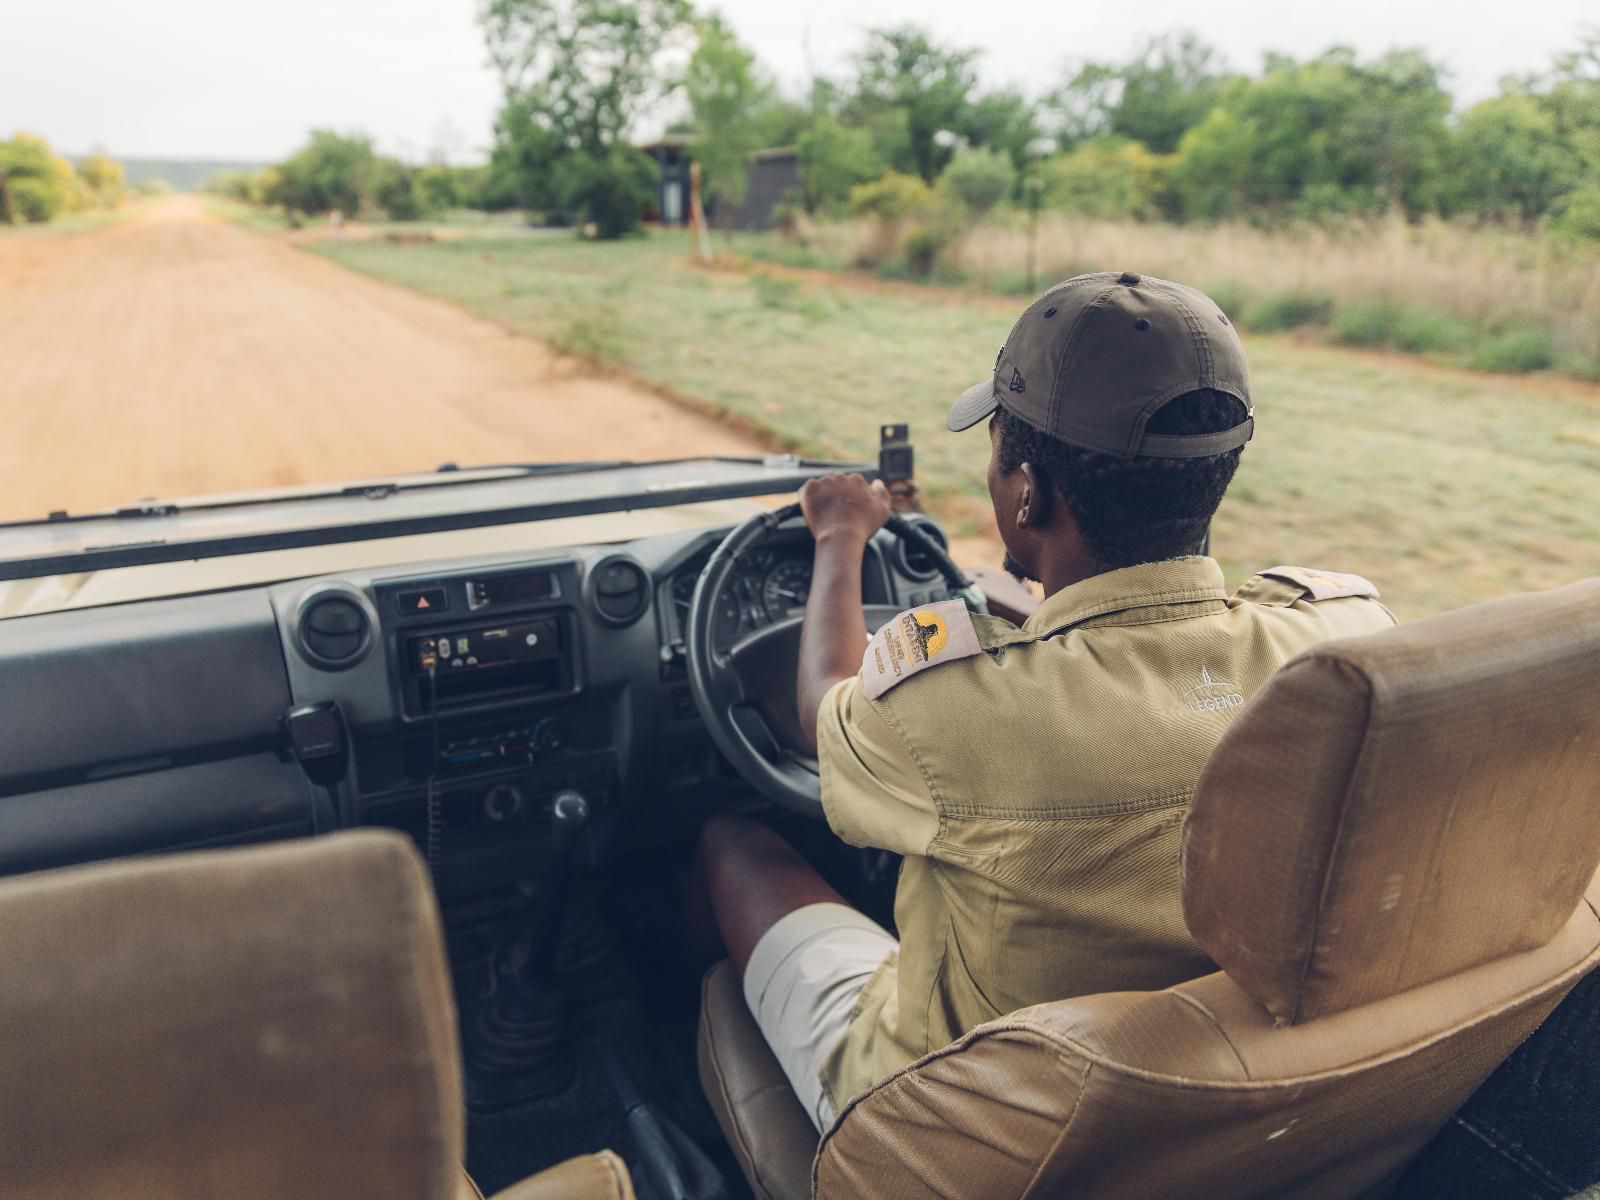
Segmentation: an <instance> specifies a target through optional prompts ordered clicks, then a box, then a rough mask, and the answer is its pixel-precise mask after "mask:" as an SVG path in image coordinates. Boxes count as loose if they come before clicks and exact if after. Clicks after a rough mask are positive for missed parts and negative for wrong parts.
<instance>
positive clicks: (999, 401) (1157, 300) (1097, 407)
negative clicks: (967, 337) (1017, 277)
mask: <svg viewBox="0 0 1600 1200" xmlns="http://www.w3.org/2000/svg"><path fill="white" fill-rule="evenodd" d="M1201 388H1212V389H1214V390H1216V391H1219V392H1226V393H1227V394H1228V395H1230V396H1237V397H1238V398H1239V400H1240V401H1241V402H1242V403H1243V404H1244V407H1245V411H1246V414H1247V415H1246V416H1245V418H1244V420H1242V421H1240V422H1239V424H1237V425H1235V426H1234V427H1233V428H1232V429H1227V430H1223V431H1222V432H1220V433H1198V434H1160V433H1146V432H1145V431H1144V427H1145V422H1146V421H1148V420H1149V419H1150V414H1151V413H1153V412H1155V411H1156V409H1158V408H1160V407H1161V406H1162V405H1163V404H1165V403H1166V402H1167V401H1169V400H1173V399H1176V398H1177V397H1179V396H1181V395H1183V394H1184V393H1186V392H1193V391H1198V390H1199V389H1201ZM997 408H1004V409H1005V410H1006V411H1007V412H1009V413H1012V414H1014V415H1015V416H1018V417H1020V418H1021V419H1022V420H1024V421H1026V422H1027V423H1028V424H1029V425H1032V426H1033V427H1034V428H1035V429H1038V430H1040V431H1041V432H1043V433H1047V434H1049V435H1050V436H1051V437H1054V438H1059V439H1060V440H1061V441H1063V442H1069V443H1071V444H1072V445H1074V446H1081V447H1083V448H1084V449H1086V450H1095V451H1098V452H1099V453H1101V454H1114V455H1117V456H1118V457H1121V458H1133V457H1143V458H1205V457H1208V456H1210V455H1213V454H1224V453H1226V452H1227V451H1229V450H1234V449H1237V448H1238V447H1240V446H1242V445H1244V444H1245V443H1246V442H1248V441H1249V440H1250V436H1251V434H1252V433H1254V432H1255V415H1254V413H1255V410H1254V408H1253V407H1252V406H1251V403H1250V368H1249V366H1248V365H1247V364H1246V362H1245V357H1244V346H1243V345H1242V344H1241V343H1240V341H1239V334H1238V332H1237V331H1236V330H1235V329H1234V327H1233V322H1231V321H1229V320H1228V318H1227V316H1225V315H1224V314H1223V312H1222V310H1221V309H1220V308H1218V307H1217V305H1216V302H1215V301H1213V300H1212V299H1211V298H1210V297H1209V296H1207V295H1206V294H1205V293H1204V292H1200V291H1197V290H1196V289H1194V288H1192V287H1185V286H1184V285H1183V284H1181V283H1173V282H1171V281H1170V280H1166V279H1154V278H1151V277H1150V276H1147V275H1135V274H1133V273H1132V272H1131V271H1124V272H1123V273H1122V274H1121V275H1114V274H1112V273H1111V272H1109V271H1102V272H1099V273H1097V274H1093V275H1078V276H1075V277H1074V278H1072V279H1068V280H1066V281H1065V282H1063V283H1058V284H1056V286H1055V287H1053V288H1051V289H1050V290H1049V291H1048V292H1046V293H1045V294H1044V295H1042V296H1040V297H1039V298H1038V299H1037V300H1035V301H1034V302H1033V303H1032V304H1030V305H1029V306H1028V309H1027V311H1026V312H1024V313H1023V314H1022V316H1021V317H1020V318H1019V319H1018V320H1017V323H1016V324H1015V325H1014V326H1012V328H1011V336H1010V337H1008V338H1007V339H1006V344H1005V345H1004V346H1002V347H1000V356H999V357H998V358H996V359H995V363H994V375H993V377H992V378H989V379H985V380H984V381H983V382H982V383H980V384H978V385H976V386H975V387H970V388H968V389H967V390H966V391H965V392H963V393H962V394H961V398H960V399H958V400H957V401H956V402H955V403H954V404H953V405H951V406H950V417H949V420H948V422H947V424H948V425H949V426H950V428H951V429H952V430H962V429H970V428H971V427H972V426H974V425H976V424H977V423H978V422H979V421H982V420H983V419H984V418H985V417H987V416H989V415H990V414H991V413H992V412H994V410H995V409H997Z"/></svg>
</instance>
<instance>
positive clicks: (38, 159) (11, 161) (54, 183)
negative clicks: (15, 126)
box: [0, 133, 89, 223]
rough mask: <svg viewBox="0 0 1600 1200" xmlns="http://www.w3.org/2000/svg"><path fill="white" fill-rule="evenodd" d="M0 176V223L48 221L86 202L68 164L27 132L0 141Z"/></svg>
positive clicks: (85, 191) (85, 192)
mask: <svg viewBox="0 0 1600 1200" xmlns="http://www.w3.org/2000/svg"><path fill="white" fill-rule="evenodd" d="M0 177H3V178H4V181H5V185H4V187H0V223H20V222H23V221H48V220H50V219H51V218H52V217H55V216H58V215H60V214H61V213H64V212H71V211H72V210H73V209H75V208H81V207H82V206H83V204H84V203H85V202H86V201H87V200H88V199H89V190H88V188H86V187H85V186H84V184H83V181H82V180H81V179H79V178H78V174H77V172H76V171H74V170H73V169H72V164H71V163H69V162H68V161H67V160H66V159H64V158H62V157H61V156H60V155H58V154H56V153H55V151H53V150H51V149H50V143H48V142H46V141H45V140H44V139H43V138H42V137H38V136H36V135H34V134H31V133H19V134H17V136H16V137H14V138H12V139H11V140H10V141H9V142H0Z"/></svg>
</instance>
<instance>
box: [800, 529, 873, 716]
mask: <svg viewBox="0 0 1600 1200" xmlns="http://www.w3.org/2000/svg"><path fill="white" fill-rule="evenodd" d="M866 548H867V547H866V543H865V542H864V541H862V540H860V539H859V538H856V537H853V536H850V535H848V534H839V535H835V534H824V535H823V536H822V537H820V538H818V539H817V556H816V561H815V563H814V565H813V566H812V571H811V595H810V596H809V597H808V598H807V600H806V616H805V622H804V624H803V625H802V626H801V629H800V664H799V670H798V672H797V679H796V702H797V703H798V705H799V708H800V728H801V729H802V730H803V731H804V732H805V735H806V740H807V741H808V742H809V743H810V744H811V746H813V747H815V746H816V744H817V709H818V708H819V707H820V706H821V704H822V698H823V697H824V696H826V695H827V694H828V689H829V688H831V687H832V686H833V685H834V684H836V683H838V682H839V681H840V680H841V679H848V678H850V677H851V676H852V675H854V674H855V673H856V672H857V671H859V670H860V669H861V655H862V652H863V651H864V650H865V649H866V645H867V622H866V617H865V616H864V615H863V614H862V610H861V557H862V555H863V554H864V553H865V552H866Z"/></svg>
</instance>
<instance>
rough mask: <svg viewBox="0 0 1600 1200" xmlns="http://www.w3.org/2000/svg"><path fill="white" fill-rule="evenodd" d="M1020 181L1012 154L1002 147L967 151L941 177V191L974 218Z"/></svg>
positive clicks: (958, 156) (946, 168)
mask: <svg viewBox="0 0 1600 1200" xmlns="http://www.w3.org/2000/svg"><path fill="white" fill-rule="evenodd" d="M1016 183H1017V168H1016V167H1015V166H1014V165H1012V162H1011V156H1010V155H1008V154H1003V153H1001V152H1000V151H998V150H989V149H977V150H963V151H961V152H960V153H958V154H957V155H956V156H955V157H954V158H952V159H951V160H950V165H949V166H947V167H945V169H944V172H943V173H942V174H941V175H940V176H939V191H940V192H941V193H943V194H944V195H945V196H947V197H949V198H950V199H951V200H952V201H953V202H955V203H956V204H958V205H960V206H961V207H962V208H963V209H965V210H966V212H967V213H968V214H969V215H970V216H971V217H972V218H973V219H974V220H977V219H980V218H982V217H983V216H984V215H985V214H986V213H988V212H989V210H990V209H992V208H994V206H995V205H997V204H999V203H1000V202H1001V201H1002V200H1004V199H1005V198H1006V197H1007V196H1009V195H1011V190H1012V188H1014V187H1015V186H1016Z"/></svg>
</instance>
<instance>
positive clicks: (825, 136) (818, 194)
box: [795, 114, 883, 212]
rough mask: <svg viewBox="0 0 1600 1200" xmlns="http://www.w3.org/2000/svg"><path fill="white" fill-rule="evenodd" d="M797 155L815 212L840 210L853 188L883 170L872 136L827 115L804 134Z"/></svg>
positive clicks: (796, 151) (820, 118)
mask: <svg viewBox="0 0 1600 1200" xmlns="http://www.w3.org/2000/svg"><path fill="white" fill-rule="evenodd" d="M795 156H796V158H797V159H798V160H799V164H800V181H801V183H802V185H803V186H804V188H805V199H806V204H807V206H808V207H809V208H810V209H811V211H812V212H817V211H819V210H821V211H831V210H833V209H837V208H839V207H840V206H842V205H843V204H844V203H845V202H846V201H847V200H848V199H849V197H850V189H851V188H853V187H856V186H857V185H858V184H863V183H866V182H868V181H869V180H872V179H876V178H877V177H878V175H879V173H880V172H881V171H882V170H883V162H882V161H881V160H880V159H879V158H878V152H877V149H876V148H875V147H874V146H873V143H872V134H871V133H869V132H868V131H867V130H865V129H849V128H846V127H845V126H843V125H841V124H839V122H838V121H837V120H835V119H834V118H833V117H831V116H828V115H826V114H824V115H822V116H820V117H818V118H817V119H816V120H815V121H814V122H813V123H812V125H811V128H809V129H807V130H806V131H805V132H804V133H802V134H801V135H800V138H799V140H798V141H797V142H796V143H795Z"/></svg>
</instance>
